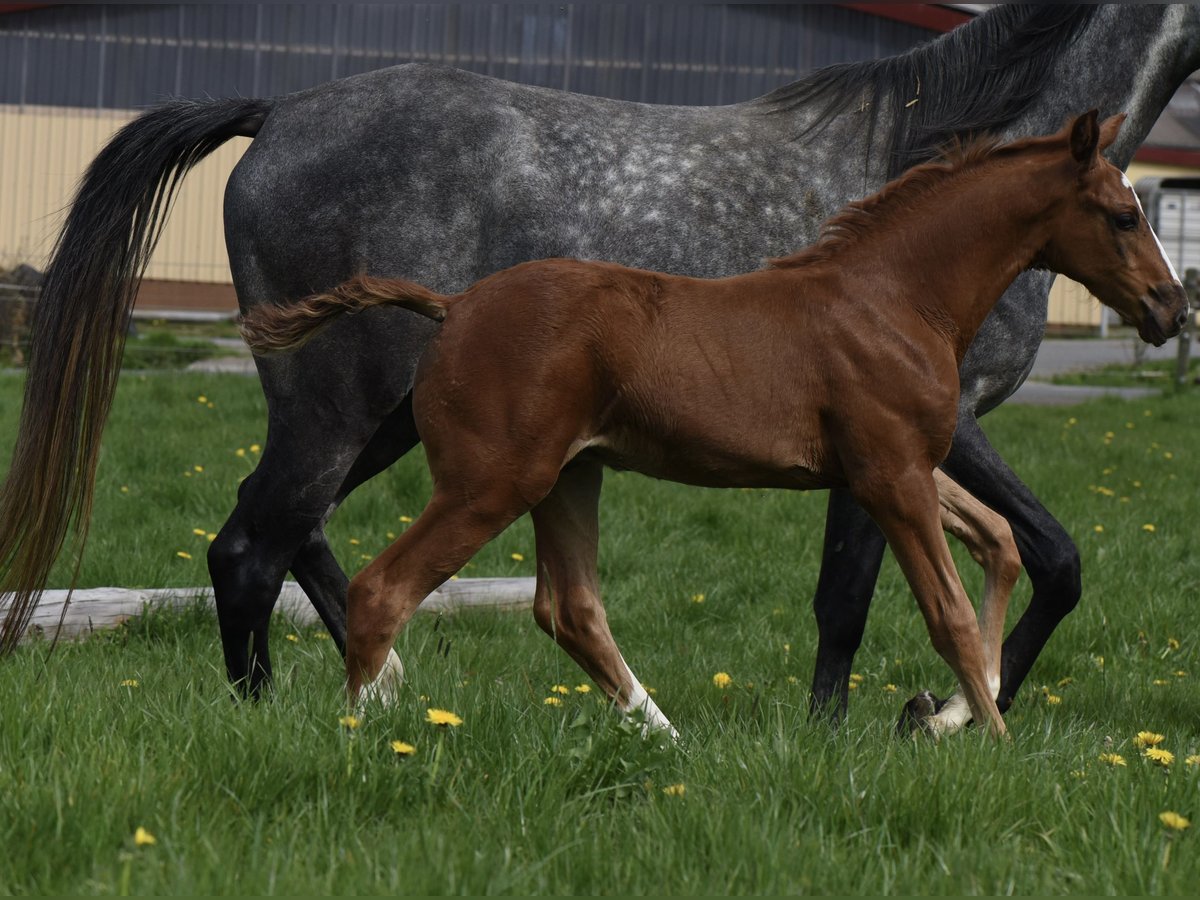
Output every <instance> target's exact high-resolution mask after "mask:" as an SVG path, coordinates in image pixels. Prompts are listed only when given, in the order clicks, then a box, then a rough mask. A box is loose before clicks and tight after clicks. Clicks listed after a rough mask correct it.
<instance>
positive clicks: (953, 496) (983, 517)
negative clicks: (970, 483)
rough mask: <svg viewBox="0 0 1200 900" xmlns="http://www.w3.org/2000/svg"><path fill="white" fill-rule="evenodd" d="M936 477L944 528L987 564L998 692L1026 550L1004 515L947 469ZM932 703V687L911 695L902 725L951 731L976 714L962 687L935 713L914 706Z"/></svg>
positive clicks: (992, 675) (986, 609)
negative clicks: (1007, 630) (1008, 625)
mask: <svg viewBox="0 0 1200 900" xmlns="http://www.w3.org/2000/svg"><path fill="white" fill-rule="evenodd" d="M933 477H934V481H935V483H936V484H937V491H938V502H939V504H940V506H941V516H942V528H943V529H944V530H945V531H947V532H949V533H950V534H952V535H954V536H955V537H956V538H958V540H959V541H960V542H962V544H963V545H964V546H965V547H966V548H967V550H968V551H969V552H970V554H971V556H972V558H973V559H974V560H975V561H976V562H977V563H979V565H980V566H982V567H983V570H984V584H983V599H982V600H981V601H980V604H979V631H980V635H981V637H982V639H983V654H984V659H985V665H986V668H987V678H988V691H989V693H990V694H991V696H992V697H993V698H996V697H997V695H998V694H999V691H1000V654H1001V646H1002V643H1003V640H1004V617H1005V615H1006V613H1007V612H1008V601H1009V598H1010V597H1011V596H1012V590H1013V587H1014V586H1015V585H1016V583H1017V578H1018V577H1019V576H1020V574H1021V555H1020V553H1019V552H1018V551H1017V544H1016V541H1015V540H1014V539H1013V533H1012V529H1011V528H1010V527H1009V525H1008V522H1007V521H1006V520H1005V519H1004V517H1003V516H1000V515H999V514H997V513H996V512H994V511H993V510H991V509H989V508H988V507H987V506H985V505H984V504H983V503H980V502H979V500H977V499H976V498H975V497H974V496H972V495H971V493H970V492H968V491H967V490H965V489H964V488H963V487H962V486H961V485H959V484H958V483H957V482H955V481H954V480H953V479H951V478H950V476H949V475H947V474H946V473H945V472H942V471H941V470H935V471H934V473H933ZM926 704H929V705H932V698H931V696H930V695H929V693H928V692H925V693H923V694H921V695H919V696H918V697H914V698H913V699H912V700H911V701H909V705H908V706H907V707H906V708H905V714H904V715H903V716H902V717H901V719H900V729H901V731H905V730H911V729H912V728H915V727H920V728H925V729H927V730H930V731H932V732H934V733H935V734H948V733H951V732H954V731H958V730H959V729H960V728H962V727H963V726H964V725H966V724H967V722H969V721H970V719H971V710H970V707H969V705H968V704H967V698H966V695H965V694H964V693H963V690H962V688H961V687H960V688H959V689H958V690H957V691H956V692H955V693H954V695H953V696H952V697H950V699H949V700H947V701H946V702H945V703H944V704H942V706H941V708H940V709H937V711H936V712H935V713H934V714H932V715H929V714H928V713H926V714H924V715H921V714H915V715H914V714H912V713H911V712H910V711H911V710H913V709H914V708H920V707H922V706H925V705H926Z"/></svg>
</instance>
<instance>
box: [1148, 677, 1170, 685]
mask: <svg viewBox="0 0 1200 900" xmlns="http://www.w3.org/2000/svg"><path fill="white" fill-rule="evenodd" d="M1150 683H1151V684H1153V685H1154V686H1155V687H1162V686H1163V685H1164V684H1170V683H1171V682H1169V681H1167V679H1165V678H1155V679H1154V681H1152V682H1150Z"/></svg>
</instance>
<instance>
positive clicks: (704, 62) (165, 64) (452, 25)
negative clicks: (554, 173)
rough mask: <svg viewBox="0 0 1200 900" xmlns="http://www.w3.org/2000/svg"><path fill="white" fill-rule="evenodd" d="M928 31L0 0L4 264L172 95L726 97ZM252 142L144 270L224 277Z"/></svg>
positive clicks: (194, 179)
mask: <svg viewBox="0 0 1200 900" xmlns="http://www.w3.org/2000/svg"><path fill="white" fill-rule="evenodd" d="M932 36H933V35H932V34H931V33H930V32H928V31H926V30H924V29H921V28H916V27H913V26H909V25H905V24H902V23H899V22H895V21H892V20H889V19H883V18H879V17H876V16H871V15H867V14H865V13H860V12H855V11H852V10H847V9H842V8H839V7H835V6H826V5H791V4H762V5H745V4H710V5H698V4H684V3H675V4H671V3H665V4H664V3H611V4H595V3H580V4H545V3H543V4H532V3H529V4H504V3H494V4H480V3H461V4H460V3H440V4H434V3H418V4H389V5H373V4H360V3H304V4H301V3H240V4H238V3H222V4H184V5H174V4H158V5H125V4H84V5H63V6H55V7H48V8H46V9H39V10H31V11H25V12H18V13H12V14H7V15H0V266H6V265H11V264H14V263H17V262H29V263H31V264H33V265H35V266H38V267H39V268H40V267H43V266H44V264H45V261H46V256H47V254H48V253H49V250H50V247H51V246H52V243H53V239H54V236H55V234H56V232H57V229H58V227H59V225H60V222H61V211H62V210H63V209H64V208H65V207H66V206H67V204H68V203H69V202H70V198H71V193H72V191H73V188H74V185H75V183H76V182H77V180H78V178H79V176H80V175H81V174H82V172H83V170H84V168H85V167H86V165H87V163H88V162H89V161H90V160H91V158H92V157H93V156H95V154H96V153H97V152H98V151H99V149H100V147H101V146H102V145H103V143H104V142H105V141H106V140H107V139H108V137H109V136H110V135H111V134H112V133H113V132H114V131H115V130H116V129H117V128H119V127H120V126H121V125H123V124H124V123H125V122H127V121H128V120H129V119H130V118H131V117H132V115H133V110H135V109H138V108H141V107H145V106H148V105H151V104H153V103H155V102H157V101H160V100H162V99H163V98H165V97H169V96H183V97H204V96H213V97H219V96H237V95H241V96H272V95H278V94H283V93H287V92H291V91H296V90H302V89H304V88H307V87H311V86H313V85H316V84H320V83H322V82H325V81H329V80H330V79H333V78H339V77H344V76H347V75H353V74H357V73H360V72H366V71H369V70H371V69H377V68H382V67H385V66H389V65H393V64H396V63H401V62H406V61H410V60H424V61H432V62H441V63H446V64H448V65H454V66H459V67H461V68H466V69H471V70H474V71H477V72H482V73H486V74H490V75H495V76H498V77H501V78H507V79H511V80H515V81H521V82H526V83H530V84H538V85H544V86H549V87H556V88H563V89H567V90H573V91H579V92H582V93H589V94H597V95H602V96H606V97H612V98H618V99H626V100H639V101H646V102H655V103H677V104H721V103H733V102H736V101H739V100H745V99H749V98H751V97H754V96H757V95H759V94H763V93H766V92H767V91H769V90H771V89H772V88H775V87H778V86H779V85H781V84H786V83H787V82H789V81H793V80H795V79H797V78H799V77H801V76H803V75H804V74H806V73H807V72H809V71H811V70H813V69H815V68H818V67H820V66H824V65H828V64H830V63H835V62H846V61H853V60H860V59H869V58H875V57H878V56H884V55H889V54H893V53H899V52H903V51H904V50H906V49H908V48H909V47H911V46H913V45H915V44H917V43H919V42H921V41H924V40H927V39H929V38H930V37H932ZM247 143H248V142H246V141H243V140H238V141H233V142H230V143H229V144H227V145H226V146H225V147H223V148H222V149H221V150H220V151H219V152H218V153H217V154H215V155H214V156H213V157H212V158H210V159H209V160H206V161H205V162H204V163H203V164H202V165H201V167H200V168H199V169H198V170H197V171H195V172H193V173H192V174H190V175H189V176H188V178H187V179H185V181H184V190H183V193H182V194H181V196H180V198H179V200H178V202H177V203H176V206H175V209H174V212H173V214H172V216H171V218H170V220H169V222H168V225H167V229H166V231H165V233H164V235H163V239H162V241H161V242H160V244H159V247H158V249H157V251H156V252H155V254H154V257H153V260H152V262H151V265H150V268H149V270H148V271H147V276H148V277H149V278H152V279H166V280H174V281H197V282H208V283H221V282H226V283H227V282H228V281H229V277H230V276H229V269H228V261H227V258H226V254H225V247H224V239H223V234H222V227H221V195H222V192H223V187H224V184H225V181H226V179H227V177H228V173H229V171H230V169H232V167H233V165H234V164H236V162H237V159H238V157H239V155H240V153H241V152H242V150H243V148H244V147H245V146H246V145H247ZM226 297H227V295H226ZM222 302H227V301H225V300H223V301H222Z"/></svg>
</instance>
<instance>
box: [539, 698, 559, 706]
mask: <svg viewBox="0 0 1200 900" xmlns="http://www.w3.org/2000/svg"><path fill="white" fill-rule="evenodd" d="M542 703H544V704H545V705H546V706H562V700H561V699H560V698H558V697H547V698H546V699H545V700H543V701H542Z"/></svg>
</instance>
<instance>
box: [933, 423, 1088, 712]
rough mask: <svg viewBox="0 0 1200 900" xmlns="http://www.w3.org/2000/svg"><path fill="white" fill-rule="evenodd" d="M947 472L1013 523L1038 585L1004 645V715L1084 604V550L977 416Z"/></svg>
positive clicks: (1000, 701) (960, 434) (958, 437)
mask: <svg viewBox="0 0 1200 900" xmlns="http://www.w3.org/2000/svg"><path fill="white" fill-rule="evenodd" d="M942 468H943V469H944V470H945V471H946V473H947V474H948V475H949V476H950V477H951V478H953V479H954V480H955V481H957V482H958V483H959V484H961V485H962V486H963V487H964V488H966V489H967V490H969V491H970V492H971V493H972V494H974V495H975V497H976V498H977V499H978V500H980V501H982V502H983V503H985V504H987V505H988V506H990V507H991V508H992V509H994V510H995V511H996V512H998V513H999V514H1000V515H1002V516H1004V518H1006V519H1007V520H1008V523H1009V525H1010V526H1011V527H1012V530H1013V537H1014V538H1015V539H1016V542H1017V549H1018V550H1019V551H1020V553H1021V565H1023V566H1024V567H1025V572H1026V574H1028V576H1029V581H1030V583H1031V584H1032V586H1033V596H1032V597H1031V598H1030V600H1029V606H1028V607H1027V608H1026V610H1025V613H1024V614H1023V615H1022V616H1021V618H1020V620H1019V621H1018V622H1017V624H1016V626H1015V627H1014V628H1013V630H1012V631H1011V632H1010V633H1009V635H1008V638H1007V640H1005V642H1004V652H1003V655H1002V656H1001V662H1000V693H999V696H998V697H997V698H996V705H997V706H998V707H999V708H1000V711H1001V712H1004V711H1005V710H1007V709H1008V708H1009V707H1010V706H1011V705H1012V701H1013V698H1014V697H1015V696H1016V693H1017V690H1018V689H1019V688H1020V687H1021V684H1022V683H1023V682H1024V681H1025V678H1026V676H1028V675H1029V670H1030V669H1031V668H1033V663H1034V660H1036V659H1037V656H1038V654H1039V653H1040V652H1041V651H1042V648H1043V647H1044V646H1046V641H1048V640H1049V639H1050V635H1051V633H1053V631H1054V629H1055V628H1056V627H1057V626H1058V623H1059V622H1061V621H1062V620H1063V618H1064V617H1065V616H1066V615H1067V614H1068V613H1070V612H1071V610H1073V609H1074V608H1075V607H1076V605H1077V604H1078V603H1079V598H1080V596H1081V594H1082V592H1083V588H1082V585H1081V582H1080V573H1079V551H1078V550H1077V549H1076V547H1075V542H1074V541H1072V540H1071V536H1070V535H1069V534H1067V532H1066V530H1065V529H1064V528H1063V527H1062V525H1060V524H1059V523H1058V521H1057V520H1056V519H1055V518H1054V517H1053V516H1052V515H1050V513H1049V512H1047V510H1046V508H1045V507H1044V506H1042V504H1041V503H1040V502H1038V499H1037V497H1035V496H1034V495H1033V492H1032V491H1030V490H1029V488H1028V487H1026V486H1025V484H1024V483H1023V482H1022V481H1021V479H1019V478H1018V477H1017V476H1016V474H1015V473H1014V472H1013V471H1012V469H1010V468H1009V467H1008V465H1007V464H1006V463H1005V462H1004V460H1003V459H1001V458H1000V454H998V453H997V452H996V451H995V449H994V448H993V447H992V445H991V444H990V443H989V442H988V439H987V437H986V436H985V435H984V433H983V430H982V429H981V428H980V427H979V423H978V422H977V421H976V420H975V419H974V418H973V417H967V416H964V417H963V419H961V420H960V421H959V423H958V429H957V431H955V433H954V446H953V447H952V448H951V450H950V455H949V456H948V457H947V458H946V461H945V463H943V465H942Z"/></svg>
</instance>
